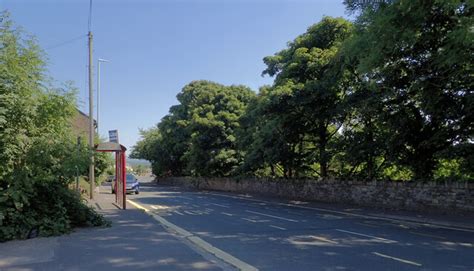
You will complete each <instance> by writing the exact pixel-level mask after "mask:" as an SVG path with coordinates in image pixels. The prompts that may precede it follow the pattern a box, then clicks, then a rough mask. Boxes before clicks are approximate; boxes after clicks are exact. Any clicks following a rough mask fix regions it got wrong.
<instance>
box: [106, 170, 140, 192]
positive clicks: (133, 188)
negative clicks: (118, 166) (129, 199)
mask: <svg viewBox="0 0 474 271" xmlns="http://www.w3.org/2000/svg"><path fill="white" fill-rule="evenodd" d="M110 186H111V189H112V194H115V191H117V179H115V178H114V180H113V182H112V184H111V185H110ZM125 186H126V190H127V193H135V194H138V193H140V183H139V182H138V179H137V177H135V175H133V174H130V173H129V174H127V178H126V183H125Z"/></svg>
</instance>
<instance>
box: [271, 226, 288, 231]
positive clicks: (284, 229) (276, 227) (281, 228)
mask: <svg viewBox="0 0 474 271" xmlns="http://www.w3.org/2000/svg"><path fill="white" fill-rule="evenodd" d="M269 226H270V227H272V228H275V229H279V230H282V231H286V228H283V227H278V226H275V225H269Z"/></svg>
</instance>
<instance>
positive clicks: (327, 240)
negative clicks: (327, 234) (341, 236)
mask: <svg viewBox="0 0 474 271" xmlns="http://www.w3.org/2000/svg"><path fill="white" fill-rule="evenodd" d="M311 237H313V238H314V239H316V240H318V241H323V242H326V243H330V244H336V245H337V244H338V243H337V242H336V241H333V240H329V239H327V238H324V237H321V236H315V235H312V236H311Z"/></svg>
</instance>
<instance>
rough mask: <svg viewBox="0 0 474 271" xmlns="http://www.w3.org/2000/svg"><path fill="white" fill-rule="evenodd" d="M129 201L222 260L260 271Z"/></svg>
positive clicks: (235, 265)
mask: <svg viewBox="0 0 474 271" xmlns="http://www.w3.org/2000/svg"><path fill="white" fill-rule="evenodd" d="M127 202H129V203H130V204H132V205H133V206H135V207H137V208H138V209H142V210H144V211H145V212H147V213H148V214H150V215H151V217H153V218H154V219H155V220H156V221H158V222H159V223H161V224H162V225H163V226H164V227H165V228H167V229H170V230H171V231H173V232H175V233H177V234H179V235H181V236H182V237H184V238H186V240H188V241H190V242H191V243H193V244H194V245H195V246H197V247H199V248H200V249H203V250H205V251H206V252H208V253H210V254H212V255H214V256H215V257H217V258H219V259H220V260H222V261H224V262H226V263H227V264H230V265H233V266H234V267H236V268H237V269H239V270H245V271H258V269H257V268H256V267H254V266H252V265H250V264H248V263H246V262H244V261H242V260H240V259H238V258H236V257H234V256H232V255H230V254H229V253H227V252H225V251H223V250H221V249H219V248H217V247H215V246H213V245H211V244H210V243H208V242H206V241H204V240H203V239H201V238H199V237H197V236H195V235H194V234H192V233H191V232H189V231H187V230H185V229H183V228H181V227H179V226H177V225H175V224H173V223H171V222H169V221H168V220H166V219H164V218H163V217H161V216H159V215H157V214H155V213H152V212H149V210H148V209H147V208H145V207H144V206H141V205H140V204H138V203H135V202H133V201H131V200H129V199H127Z"/></svg>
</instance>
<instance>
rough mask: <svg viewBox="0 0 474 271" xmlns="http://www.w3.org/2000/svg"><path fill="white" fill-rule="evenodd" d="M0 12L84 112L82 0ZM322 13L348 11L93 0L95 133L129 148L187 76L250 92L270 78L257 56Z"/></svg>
mask: <svg viewBox="0 0 474 271" xmlns="http://www.w3.org/2000/svg"><path fill="white" fill-rule="evenodd" d="M0 9H1V10H4V9H7V10H9V11H10V13H11V15H12V18H13V20H14V21H15V22H16V23H17V24H19V25H21V26H22V27H23V28H24V29H25V30H27V31H28V32H29V33H30V34H33V35H35V36H36V37H37V39H38V42H39V44H40V45H41V46H42V47H43V48H44V49H45V51H46V53H47V56H48V59H49V61H48V69H49V75H50V76H51V77H52V78H54V79H55V80H56V81H57V84H58V85H59V84H61V83H62V82H65V81H68V80H72V81H74V83H75V85H76V86H77V87H78V89H79V99H80V104H79V107H80V108H81V110H83V111H84V112H86V113H87V112H88V109H87V108H88V107H87V104H86V101H87V99H88V94H87V93H88V92H87V77H86V76H87V39H86V37H85V34H86V33H87V22H88V9H89V0H80V1H79V0H67V1H64V0H63V1H60V0H30V1H26V0H0ZM324 15H328V16H343V17H348V16H347V14H346V12H345V9H344V6H343V4H342V0H253V1H252V0H166V1H164V0H163V1H160V0H155V1H152V0H148V1H144V0H133V1H132V0H128V1H125V0H114V1H112V0H94V3H93V15H92V31H93V33H94V62H95V63H94V65H96V60H97V58H99V57H100V58H105V59H108V60H110V61H111V62H110V63H106V64H102V69H101V70H102V73H101V75H102V76H101V77H102V80H101V81H102V84H101V86H102V87H101V115H100V130H101V135H102V136H106V135H107V131H108V130H111V129H118V130H119V137H120V141H121V143H122V144H124V145H125V146H126V147H128V148H130V147H132V146H133V145H134V144H135V142H136V141H137V140H138V139H139V132H138V129H139V128H149V127H151V126H153V125H155V124H156V123H157V122H159V120H160V119H161V118H162V117H163V116H164V115H165V114H167V112H168V109H169V107H170V106H171V105H173V104H176V103H177V101H176V94H177V93H178V92H179V91H180V90H181V88H182V87H183V86H184V85H185V84H187V83H188V82H190V81H192V80H200V79H206V80H212V81H216V82H219V83H222V84H226V85H229V84H244V85H247V86H249V87H250V88H252V89H253V90H255V91H257V90H258V88H259V86H262V85H264V84H271V83H272V79H271V78H268V77H261V72H262V71H263V69H264V68H265V67H264V64H263V62H262V58H263V57H265V56H267V55H272V54H274V53H275V52H277V51H279V50H281V49H283V48H285V46H286V43H287V42H288V41H290V40H292V39H294V38H295V37H296V36H297V35H299V34H301V33H303V32H305V31H306V29H307V27H308V26H310V25H311V24H313V23H316V22H318V21H319V20H320V19H321V18H322V16H324ZM80 35H84V37H83V38H81V39H79V40H76V41H74V42H71V43H67V44H64V45H62V46H59V47H54V46H55V45H58V44H61V43H62V42H65V41H69V40H71V39H74V38H76V37H78V36H80ZM51 47H54V48H51ZM94 74H96V71H95V72H94ZM96 80H97V79H96V78H94V88H95V84H96Z"/></svg>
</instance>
